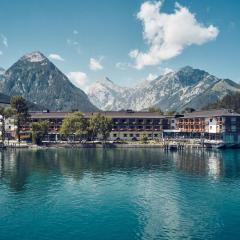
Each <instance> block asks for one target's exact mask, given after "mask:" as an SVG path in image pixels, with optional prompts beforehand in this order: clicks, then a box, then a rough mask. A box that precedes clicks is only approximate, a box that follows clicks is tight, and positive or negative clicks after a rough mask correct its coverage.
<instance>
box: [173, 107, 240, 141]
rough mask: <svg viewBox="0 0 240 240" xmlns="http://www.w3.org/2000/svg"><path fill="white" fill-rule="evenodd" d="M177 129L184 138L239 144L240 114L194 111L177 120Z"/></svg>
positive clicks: (221, 111) (218, 111)
mask: <svg viewBox="0 0 240 240" xmlns="http://www.w3.org/2000/svg"><path fill="white" fill-rule="evenodd" d="M177 128H178V129H179V130H180V132H181V133H183V134H184V135H185V136H186V137H199V138H200V137H203V138H206V139H212V140H222V141H224V142H225V143H231V144H239V143H240V114H238V113H236V112H234V111H232V110H229V109H220V110H209V111H196V112H192V113H188V114H184V116H183V117H180V118H178V119H177Z"/></svg>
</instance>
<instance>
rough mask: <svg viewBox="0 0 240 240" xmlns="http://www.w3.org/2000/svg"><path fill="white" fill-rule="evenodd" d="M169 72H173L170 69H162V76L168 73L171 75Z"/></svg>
mask: <svg viewBox="0 0 240 240" xmlns="http://www.w3.org/2000/svg"><path fill="white" fill-rule="evenodd" d="M171 72H174V70H173V69H171V68H168V67H166V68H164V69H162V73H163V74H164V75H165V74H168V73H171Z"/></svg>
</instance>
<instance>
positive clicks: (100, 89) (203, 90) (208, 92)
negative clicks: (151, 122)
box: [87, 66, 240, 111]
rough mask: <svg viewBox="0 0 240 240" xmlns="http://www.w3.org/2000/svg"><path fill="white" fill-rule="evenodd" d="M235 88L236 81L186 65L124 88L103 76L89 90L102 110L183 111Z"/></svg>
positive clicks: (198, 106)
mask: <svg viewBox="0 0 240 240" xmlns="http://www.w3.org/2000/svg"><path fill="white" fill-rule="evenodd" d="M235 91H240V85H238V84H237V83H235V82H233V81H231V80H228V79H219V78H217V77H215V76H213V75H211V74H209V73H207V72H205V71H203V70H199V69H193V68H191V67H189V66H187V67H184V68H182V69H180V70H179V71H176V72H170V73H168V74H165V75H162V76H159V77H158V78H156V79H154V80H152V81H147V80H145V81H144V82H140V83H139V84H138V85H136V86H135V87H134V88H124V87H121V86H118V85H116V84H114V83H113V82H112V81H110V80H109V79H104V80H101V81H97V82H95V83H94V84H93V85H91V86H90V87H89V89H88V92H87V93H88V96H89V98H90V100H91V101H92V102H93V103H94V104H95V105H96V106H98V107H99V108H100V109H103V110H120V109H129V108H130V109H133V110H142V109H147V108H148V107H151V106H156V107H160V108H161V109H162V110H164V111H172V110H175V111H176V110H177V111H180V110H183V109H184V108H186V107H192V108H195V109H200V108H202V107H204V106H206V105H207V104H208V103H211V102H215V101H216V100H218V99H221V98H222V97H223V96H225V95H227V94H228V93H231V92H235Z"/></svg>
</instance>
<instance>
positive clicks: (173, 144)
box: [168, 143, 178, 151]
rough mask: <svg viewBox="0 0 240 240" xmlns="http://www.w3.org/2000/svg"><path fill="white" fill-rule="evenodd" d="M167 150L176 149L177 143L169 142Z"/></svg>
mask: <svg viewBox="0 0 240 240" xmlns="http://www.w3.org/2000/svg"><path fill="white" fill-rule="evenodd" d="M168 148H169V150H171V151H176V150H178V145H177V144H175V143H170V144H169V146H168Z"/></svg>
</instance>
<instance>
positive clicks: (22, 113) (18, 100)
mask: <svg viewBox="0 0 240 240" xmlns="http://www.w3.org/2000/svg"><path fill="white" fill-rule="evenodd" d="M11 107H12V109H14V112H15V114H14V115H15V121H16V125H17V131H16V134H17V137H18V143H20V140H21V139H20V128H21V124H22V123H25V122H26V121H27V120H28V118H29V114H28V106H27V102H26V100H25V99H24V98H23V97H21V96H13V97H12V98H11Z"/></svg>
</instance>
